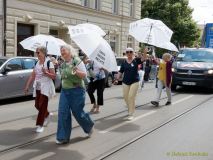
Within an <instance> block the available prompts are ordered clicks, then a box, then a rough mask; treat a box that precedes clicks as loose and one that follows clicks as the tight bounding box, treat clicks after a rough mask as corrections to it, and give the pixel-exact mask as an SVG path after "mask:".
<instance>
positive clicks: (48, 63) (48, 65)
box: [35, 60, 50, 70]
mask: <svg viewBox="0 0 213 160" xmlns="http://www.w3.org/2000/svg"><path fill="white" fill-rule="evenodd" d="M37 63H38V61H36V62H35V66H36V64H37ZM47 69H48V70H50V60H48V61H47Z"/></svg>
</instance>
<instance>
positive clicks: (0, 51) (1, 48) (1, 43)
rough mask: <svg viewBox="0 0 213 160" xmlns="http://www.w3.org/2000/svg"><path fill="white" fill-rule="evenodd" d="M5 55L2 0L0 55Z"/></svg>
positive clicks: (1, 6)
mask: <svg viewBox="0 0 213 160" xmlns="http://www.w3.org/2000/svg"><path fill="white" fill-rule="evenodd" d="M3 55H4V4H3V0H1V1H0V57H1V56H3Z"/></svg>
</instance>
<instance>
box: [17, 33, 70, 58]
mask: <svg viewBox="0 0 213 160" xmlns="http://www.w3.org/2000/svg"><path fill="white" fill-rule="evenodd" d="M20 44H21V45H22V46H23V48H24V49H27V50H30V51H33V52H35V51H36V49H37V47H39V46H45V47H47V54H50V55H60V47H61V46H62V45H65V44H66V43H65V42H64V41H63V40H61V39H58V38H55V37H53V36H50V35H43V34H39V35H36V36H31V37H29V38H26V39H24V40H23V41H21V42H20Z"/></svg>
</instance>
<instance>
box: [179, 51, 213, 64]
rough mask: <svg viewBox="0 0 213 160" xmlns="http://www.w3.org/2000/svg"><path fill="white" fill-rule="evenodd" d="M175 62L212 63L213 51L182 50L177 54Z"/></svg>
mask: <svg viewBox="0 0 213 160" xmlns="http://www.w3.org/2000/svg"><path fill="white" fill-rule="evenodd" d="M177 61H183V62H210V63H213V50H212V51H210V50H183V51H182V52H180V54H178V57H177Z"/></svg>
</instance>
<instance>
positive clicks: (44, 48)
mask: <svg viewBox="0 0 213 160" xmlns="http://www.w3.org/2000/svg"><path fill="white" fill-rule="evenodd" d="M36 50H39V51H40V52H42V53H43V54H44V55H45V56H46V55H47V48H46V47H44V46H39V47H37V48H36Z"/></svg>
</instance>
